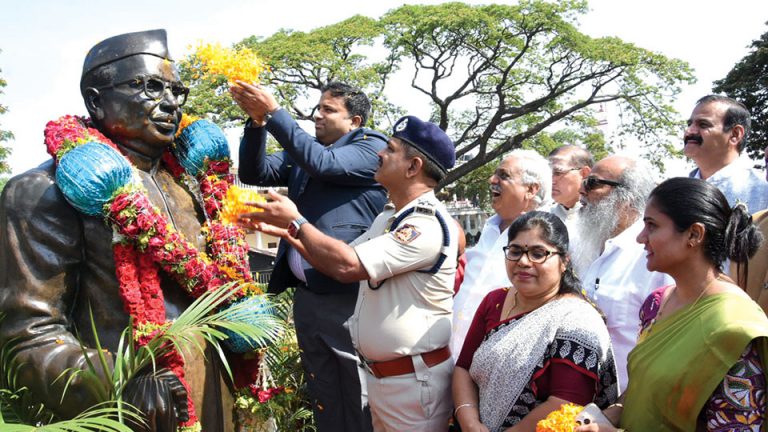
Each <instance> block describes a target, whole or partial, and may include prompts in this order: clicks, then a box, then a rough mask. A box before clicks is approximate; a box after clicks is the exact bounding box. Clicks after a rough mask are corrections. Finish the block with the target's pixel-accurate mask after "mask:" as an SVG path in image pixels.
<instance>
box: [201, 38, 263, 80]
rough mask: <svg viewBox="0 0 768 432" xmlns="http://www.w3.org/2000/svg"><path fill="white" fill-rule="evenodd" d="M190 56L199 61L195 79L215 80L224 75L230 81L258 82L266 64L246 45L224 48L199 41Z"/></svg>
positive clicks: (217, 44)
mask: <svg viewBox="0 0 768 432" xmlns="http://www.w3.org/2000/svg"><path fill="white" fill-rule="evenodd" d="M192 57H193V58H194V59H195V60H196V61H197V62H199V63H198V66H199V70H200V72H201V75H199V76H195V77H194V78H195V79H198V78H200V79H203V80H208V81H215V80H216V78H217V77H219V76H225V77H226V78H227V80H228V81H229V82H230V83H234V82H235V81H243V82H248V83H252V84H258V83H259V81H260V78H261V74H262V73H264V72H265V71H268V70H269V67H268V66H267V64H266V63H265V62H264V60H262V59H261V58H260V57H259V56H258V55H257V54H256V53H255V52H253V51H252V50H250V49H248V48H247V47H239V48H226V47H223V46H221V44H219V43H215V44H212V43H205V44H204V43H202V42H201V43H199V44H198V46H197V48H196V49H195V52H194V53H192Z"/></svg>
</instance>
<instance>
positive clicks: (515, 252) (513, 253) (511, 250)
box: [502, 246, 563, 264]
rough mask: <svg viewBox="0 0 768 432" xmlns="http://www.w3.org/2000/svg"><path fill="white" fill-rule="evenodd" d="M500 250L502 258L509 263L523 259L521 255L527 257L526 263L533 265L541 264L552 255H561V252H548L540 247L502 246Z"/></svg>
mask: <svg viewBox="0 0 768 432" xmlns="http://www.w3.org/2000/svg"><path fill="white" fill-rule="evenodd" d="M502 249H503V250H504V258H506V259H508V260H509V261H520V259H521V258H523V255H526V256H528V261H530V262H532V263H535V264H541V263H543V262H544V261H546V260H547V259H549V257H551V256H552V255H563V253H562V252H559V251H556V250H549V249H547V248H544V247H540V246H537V247H532V248H521V247H520V246H504V247H503V248H502Z"/></svg>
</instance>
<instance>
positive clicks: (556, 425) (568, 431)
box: [536, 403, 584, 432]
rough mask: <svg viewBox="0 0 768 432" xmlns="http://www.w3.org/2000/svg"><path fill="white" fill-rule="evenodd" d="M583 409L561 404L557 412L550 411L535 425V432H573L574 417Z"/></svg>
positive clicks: (573, 405)
mask: <svg viewBox="0 0 768 432" xmlns="http://www.w3.org/2000/svg"><path fill="white" fill-rule="evenodd" d="M583 408H584V407H583V406H581V405H576V404H572V403H567V404H563V405H561V406H560V409H559V410H557V411H552V412H551V413H549V415H547V417H546V418H545V419H543V420H539V422H538V423H536V432H573V428H575V427H576V416H577V415H578V414H579V413H580V412H581V410H582V409H583Z"/></svg>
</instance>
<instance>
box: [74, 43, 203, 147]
mask: <svg viewBox="0 0 768 432" xmlns="http://www.w3.org/2000/svg"><path fill="white" fill-rule="evenodd" d="M80 92H81V93H82V95H83V99H84V100H85V105H86V108H87V109H88V112H89V114H90V116H91V118H92V119H93V121H94V123H95V124H96V127H97V128H98V129H99V130H100V131H101V132H102V133H104V134H105V135H106V136H107V137H109V138H110V139H112V140H113V141H115V142H116V143H118V144H120V145H122V146H123V147H125V148H126V149H128V150H129V151H132V152H134V153H137V154H139V155H142V156H146V157H149V158H152V159H154V158H157V157H159V156H160V155H161V154H162V151H163V150H164V149H165V148H166V147H167V146H168V145H169V144H170V143H171V142H172V141H173V138H174V135H175V133H176V129H177V128H178V125H179V121H180V120H181V105H183V104H184V102H186V97H187V93H188V89H187V88H186V87H184V85H183V84H182V83H181V81H180V80H179V72H178V70H177V69H176V66H175V65H174V63H173V60H172V59H171V57H170V54H169V53H168V44H167V41H166V33H165V30H149V31H143V32H136V33H126V34H122V35H118V36H113V37H111V38H109V39H106V40H104V41H101V42H99V43H98V44H96V45H95V46H94V47H93V48H91V50H90V51H89V52H88V55H87V56H86V57H85V63H84V64H83V75H82V77H81V79H80Z"/></svg>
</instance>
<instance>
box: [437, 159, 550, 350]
mask: <svg viewBox="0 0 768 432" xmlns="http://www.w3.org/2000/svg"><path fill="white" fill-rule="evenodd" d="M488 183H489V184H490V189H491V206H492V207H493V210H494V211H495V212H496V214H495V215H493V216H491V217H490V218H489V219H488V221H486V223H485V226H484V227H483V231H482V232H481V233H480V239H479V240H478V241H477V244H476V245H475V246H474V247H472V248H470V249H468V250H467V253H466V257H467V265H466V267H465V271H464V280H463V281H462V283H461V286H460V287H459V290H458V292H457V293H456V297H454V298H453V331H452V333H451V354H453V358H454V360H456V359H458V357H459V353H461V347H462V346H463V345H464V338H465V337H466V335H467V331H468V330H469V326H470V324H471V323H472V318H474V316H475V311H477V307H478V306H479V305H480V302H482V301H483V298H484V297H485V296H486V294H488V293H489V292H491V291H493V290H495V289H497V288H502V287H507V286H509V285H510V282H509V278H508V277H507V271H506V267H505V264H504V263H505V259H504V251H503V250H502V249H501V248H502V247H504V246H506V245H507V228H509V226H510V225H511V224H512V222H513V221H514V220H515V219H517V217H518V216H520V215H521V214H523V213H525V212H529V211H533V210H538V209H542V208H549V207H550V206H551V205H552V201H551V195H550V194H551V190H552V171H551V170H550V167H549V162H547V160H546V159H544V157H543V156H541V155H540V154H538V153H536V152H535V151H533V150H521V149H518V150H513V151H511V152H510V153H508V154H507V155H506V156H505V157H504V159H502V161H501V163H500V164H499V166H498V168H496V171H495V172H494V173H493V175H492V176H491V177H490V178H489V179H488Z"/></svg>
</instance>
